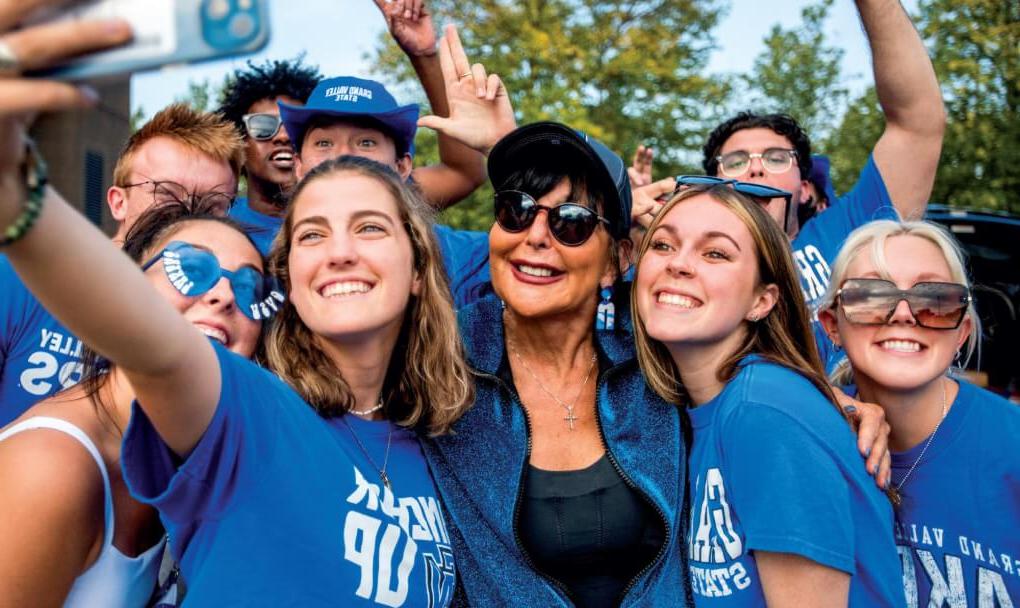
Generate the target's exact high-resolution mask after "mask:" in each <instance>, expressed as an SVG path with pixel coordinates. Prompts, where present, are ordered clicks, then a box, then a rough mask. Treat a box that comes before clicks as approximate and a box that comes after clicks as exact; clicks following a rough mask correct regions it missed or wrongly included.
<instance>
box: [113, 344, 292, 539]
mask: <svg viewBox="0 0 1020 608" xmlns="http://www.w3.org/2000/svg"><path fill="white" fill-rule="evenodd" d="M215 348H216V354H217V357H218V359H219V365H220V372H221V375H222V387H221V389H220V400H219V403H218V404H217V406H216V413H215V414H214V415H213V418H212V420H211V421H210V423H209V427H208V428H207V429H206V430H205V433H204V434H203V435H202V438H201V439H200V440H199V442H198V444H197V445H196V446H195V449H194V450H193V451H192V452H191V454H189V455H188V457H187V458H185V459H184V460H183V462H182V461H181V460H180V459H179V458H178V457H177V456H176V455H175V454H174V453H173V452H172V451H171V450H170V448H169V447H168V446H167V445H166V443H165V442H164V441H163V439H162V438H161V437H160V436H159V433H158V432H157V431H156V429H155V428H154V427H153V426H152V423H151V422H150V421H149V418H148V416H146V415H145V412H144V411H143V410H142V409H141V408H140V407H139V406H138V403H137V402H136V403H135V404H134V405H133V409H132V414H131V423H130V424H129V425H128V429H127V432H126V433H125V435H124V444H123V449H122V451H121V460H122V466H123V469H124V478H125V480H126V482H127V485H128V488H129V489H130V491H131V494H132V496H134V497H135V498H136V499H137V500H139V501H141V502H143V503H146V504H149V505H152V506H154V507H156V508H157V509H159V511H160V514H161V516H163V517H164V518H167V519H169V520H170V521H171V522H174V523H175V524H178V525H182V526H186V525H187V524H188V523H189V522H193V521H195V520H198V519H208V518H215V517H217V516H218V514H219V513H221V512H222V511H224V510H225V509H227V508H228V507H229V506H230V504H231V502H232V500H233V499H234V497H235V495H236V494H237V493H238V492H239V491H241V490H242V489H243V488H244V487H246V485H247V484H251V483H254V482H255V481H256V480H257V479H258V476H257V471H256V470H255V467H256V466H260V467H265V466H268V465H269V463H270V462H271V459H272V457H273V447H274V443H275V442H274V437H276V436H277V434H276V433H275V432H273V430H274V429H275V428H276V422H277V418H278V413H279V411H280V410H281V408H282V407H285V404H284V401H285V400H287V398H288V396H287V394H286V392H287V391H289V389H285V385H283V383H282V382H280V381H279V380H278V379H277V378H276V377H275V376H272V375H271V374H270V373H269V372H267V371H265V370H263V369H261V368H259V367H258V366H256V365H255V364H254V363H251V362H250V361H248V360H247V359H244V358H243V357H240V356H238V355H235V354H234V353H232V352H230V351H228V350H227V349H225V348H223V347H222V346H220V345H219V344H216V345H215ZM291 395H293V393H291ZM293 397H296V396H293ZM293 397H292V398H293Z"/></svg>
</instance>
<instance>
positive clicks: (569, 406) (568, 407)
mask: <svg viewBox="0 0 1020 608" xmlns="http://www.w3.org/2000/svg"><path fill="white" fill-rule="evenodd" d="M506 344H507V346H509V347H510V351H511V352H512V353H513V354H514V356H515V357H517V361H519V362H520V364H521V366H522V367H523V368H524V370H525V371H526V372H528V374H529V375H530V376H531V377H532V379H534V380H535V384H537V385H538V388H539V389H541V390H542V392H543V393H545V394H546V395H548V396H549V398H550V399H552V400H553V401H555V402H556V403H558V404H559V406H560V407H562V408H563V409H564V410H565V411H566V412H567V415H566V416H565V417H564V418H563V419H564V420H566V422H567V424H568V425H570V430H571V431H572V430H574V422H575V421H577V420H578V418H577V416H575V415H574V406H576V405H577V402H578V400H580V399H581V394H582V393H584V387H586V386H588V380H590V379H591V373H592V371H593V370H594V369H595V363H596V362H597V361H598V353H595V354H592V356H591V365H589V366H588V373H586V374H585V375H584V382H582V383H581V388H579V389H577V394H576V395H574V400H573V401H571V402H570V403H567V402H565V401H563V400H562V399H560V398H559V397H558V396H557V395H555V394H553V392H552V391H550V390H549V389H547V388H546V387H545V385H544V384H542V381H541V380H539V379H538V375H537V374H535V372H534V371H533V370H532V369H531V367H530V366H529V365H528V364H527V362H526V361H525V360H524V357H522V356H521V353H520V351H518V350H517V348H516V347H514V344H513V342H511V341H509V340H507V342H506Z"/></svg>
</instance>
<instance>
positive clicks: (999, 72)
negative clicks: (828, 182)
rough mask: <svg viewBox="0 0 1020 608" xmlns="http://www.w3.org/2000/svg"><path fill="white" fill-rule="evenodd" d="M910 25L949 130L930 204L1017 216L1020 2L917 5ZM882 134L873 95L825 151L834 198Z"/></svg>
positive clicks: (955, 0)
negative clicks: (922, 46) (925, 55)
mask: <svg viewBox="0 0 1020 608" xmlns="http://www.w3.org/2000/svg"><path fill="white" fill-rule="evenodd" d="M918 13H919V14H918V17H917V19H916V22H917V24H918V29H919V31H920V32H921V35H922V37H923V38H924V39H925V41H926V43H927V45H928V48H929V50H930V52H931V56H932V63H933V64H934V65H935V72H936V74H938V78H939V83H940V84H941V86H942V92H943V98H944V101H945V104H946V112H947V125H946V135H945V141H944V142H943V145H942V160H941V162H940V163H939V171H938V175H937V176H936V179H935V188H934V191H933V192H932V195H931V200H932V201H933V202H939V203H946V204H949V205H952V206H955V207H968V208H976V209H997V210H1004V211H1009V212H1011V213H1020V3H1017V2H1003V1H1002V0H921V2H920V4H919V5H918ZM883 128H884V117H883V115H882V112H881V111H880V109H879V107H878V101H877V99H876V98H875V94H874V91H873V90H871V91H868V92H867V93H866V94H865V95H863V96H861V97H860V98H858V99H856V100H854V101H853V102H852V103H851V104H850V106H849V109H848V110H847V112H846V114H845V115H844V117H843V121H842V124H841V125H840V127H839V128H838V129H836V130H835V131H834V132H833V134H832V137H831V138H830V139H829V141H828V142H826V144H825V145H824V146H823V147H824V148H825V149H828V150H832V151H833V152H834V153H835V154H833V158H832V163H833V176H834V182H835V185H836V191H837V192H845V191H846V190H847V189H848V188H849V187H850V186H852V185H853V180H854V179H856V177H857V172H858V171H859V170H860V167H861V166H863V163H864V161H865V160H866V159H867V155H868V153H869V152H870V150H871V148H872V146H874V144H875V141H876V140H877V139H878V136H879V135H880V134H881V132H882V129H883Z"/></svg>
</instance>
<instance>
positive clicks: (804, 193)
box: [797, 179, 811, 205]
mask: <svg viewBox="0 0 1020 608" xmlns="http://www.w3.org/2000/svg"><path fill="white" fill-rule="evenodd" d="M810 185H811V183H810V182H809V181H808V180H806V179H802V180H800V197H798V198H799V199H800V200H799V201H797V204H798V205H803V204H805V203H807V202H808V200H810V199H811V187H810Z"/></svg>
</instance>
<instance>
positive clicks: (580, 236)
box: [496, 190, 609, 247]
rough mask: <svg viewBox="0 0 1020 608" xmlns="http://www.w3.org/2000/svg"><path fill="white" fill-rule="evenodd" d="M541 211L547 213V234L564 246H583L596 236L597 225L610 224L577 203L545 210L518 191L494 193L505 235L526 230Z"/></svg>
mask: <svg viewBox="0 0 1020 608" xmlns="http://www.w3.org/2000/svg"><path fill="white" fill-rule="evenodd" d="M543 209H545V210H546V211H547V212H548V213H549V232H550V233H552V235H553V238H555V239H556V240H557V241H559V242H560V243H562V244H564V245H566V246H567V247H577V246H579V245H583V244H584V242H585V241H587V240H588V239H589V238H591V235H592V234H594V233H595V229H596V228H598V226H599V223H603V224H606V225H607V226H608V225H609V220H607V219H606V218H604V217H602V216H601V215H599V214H598V213H595V211H593V210H592V209H590V208H588V207H585V206H584V205H581V204H579V203H570V202H567V203H563V204H560V205H556V206H555V207H546V206H544V205H539V204H538V201H536V200H535V199H534V197H532V196H531V195H530V194H527V193H525V192H520V191H518V190H501V191H500V192H497V193H496V223H497V224H499V226H500V228H502V229H503V230H506V231H507V232H523V231H525V230H527V229H528V228H530V227H531V225H532V224H533V223H535V218H536V217H538V212H539V211H541V210H543Z"/></svg>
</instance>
